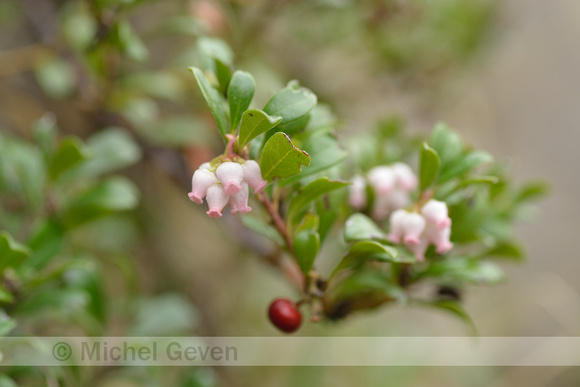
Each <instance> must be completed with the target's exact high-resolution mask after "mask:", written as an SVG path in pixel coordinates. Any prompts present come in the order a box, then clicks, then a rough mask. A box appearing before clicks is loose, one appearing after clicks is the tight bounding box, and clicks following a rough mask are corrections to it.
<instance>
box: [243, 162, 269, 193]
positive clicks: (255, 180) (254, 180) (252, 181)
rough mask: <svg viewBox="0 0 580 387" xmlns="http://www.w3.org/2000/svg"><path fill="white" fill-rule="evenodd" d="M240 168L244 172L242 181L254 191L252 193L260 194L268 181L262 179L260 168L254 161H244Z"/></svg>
mask: <svg viewBox="0 0 580 387" xmlns="http://www.w3.org/2000/svg"><path fill="white" fill-rule="evenodd" d="M242 168H243V170H244V180H246V182H247V183H248V184H249V185H250V187H252V188H253V189H254V193H259V192H261V191H262V190H263V189H264V187H266V185H268V181H266V180H264V179H262V171H261V170H260V166H259V165H258V163H257V162H255V161H254V160H248V161H246V162H245V163H244V164H242Z"/></svg>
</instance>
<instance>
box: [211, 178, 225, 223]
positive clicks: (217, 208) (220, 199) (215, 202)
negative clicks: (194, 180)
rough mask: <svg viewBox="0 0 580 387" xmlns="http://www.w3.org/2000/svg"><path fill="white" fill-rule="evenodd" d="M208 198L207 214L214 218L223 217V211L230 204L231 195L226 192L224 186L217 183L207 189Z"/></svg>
mask: <svg viewBox="0 0 580 387" xmlns="http://www.w3.org/2000/svg"><path fill="white" fill-rule="evenodd" d="M206 200H207V206H208V207H209V209H208V211H207V212H206V214H208V215H209V216H211V217H212V218H221V216H222V211H223V210H224V208H225V207H226V205H227V204H228V201H229V200H230V196H229V195H228V194H227V193H226V191H225V190H224V188H223V186H222V185H221V184H219V183H217V184H214V185H212V186H211V187H209V188H208V189H207V197H206Z"/></svg>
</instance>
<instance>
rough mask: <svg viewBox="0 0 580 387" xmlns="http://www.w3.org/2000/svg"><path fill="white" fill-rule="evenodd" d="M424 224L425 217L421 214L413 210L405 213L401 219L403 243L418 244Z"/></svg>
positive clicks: (408, 244)
mask: <svg viewBox="0 0 580 387" xmlns="http://www.w3.org/2000/svg"><path fill="white" fill-rule="evenodd" d="M425 226H426V222H425V218H423V217H422V216H421V215H419V214H417V213H414V212H411V213H408V214H407V215H405V218H404V219H403V229H404V231H405V239H404V242H405V244H406V245H407V246H413V245H418V244H419V242H420V240H421V234H422V233H423V231H424V230H425Z"/></svg>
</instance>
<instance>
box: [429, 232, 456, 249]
mask: <svg viewBox="0 0 580 387" xmlns="http://www.w3.org/2000/svg"><path fill="white" fill-rule="evenodd" d="M427 234H428V237H429V242H431V243H433V244H434V245H435V251H436V252H437V254H444V253H446V252H448V251H449V250H451V249H452V248H453V243H451V242H450V241H449V238H450V236H451V227H445V228H444V229H443V230H440V229H438V228H437V227H433V226H431V227H429V228H428V233H427Z"/></svg>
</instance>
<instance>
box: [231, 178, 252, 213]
mask: <svg viewBox="0 0 580 387" xmlns="http://www.w3.org/2000/svg"><path fill="white" fill-rule="evenodd" d="M248 195H249V189H248V183H246V182H245V181H244V182H242V189H241V190H240V192H238V193H237V194H234V195H231V196H230V201H229V203H230V206H231V207H232V210H231V211H230V213H232V214H236V213H238V212H241V213H242V214H245V213H246V212H250V211H252V207H248Z"/></svg>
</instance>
